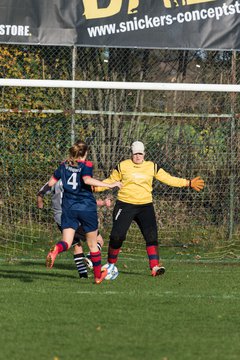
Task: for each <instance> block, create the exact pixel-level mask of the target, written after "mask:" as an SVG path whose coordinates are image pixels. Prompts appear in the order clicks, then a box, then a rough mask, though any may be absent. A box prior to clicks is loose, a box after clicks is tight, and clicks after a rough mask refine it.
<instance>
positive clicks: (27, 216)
mask: <svg viewBox="0 0 240 360" xmlns="http://www.w3.org/2000/svg"><path fill="white" fill-rule="evenodd" d="M0 85H1V96H2V106H1V108H0V128H1V144H2V145H1V190H0V191H1V193H0V255H1V257H10V258H11V257H22V256H26V255H27V256H31V257H33V256H34V257H37V258H38V257H39V258H40V257H44V256H45V253H46V251H47V250H48V249H49V246H50V245H51V244H53V243H55V242H56V240H57V239H59V238H60V233H59V232H58V229H57V226H56V224H55V223H54V220H53V214H52V210H51V199H50V198H49V197H47V196H45V198H44V209H43V210H39V209H37V207H36V196H37V192H38V190H39V189H40V188H41V187H42V186H43V185H44V184H45V183H46V181H47V180H48V179H49V177H50V176H51V174H52V172H53V170H54V169H55V168H56V167H57V166H58V164H59V162H60V161H62V160H63V159H64V158H66V156H67V153H68V149H69V147H70V146H71V144H72V143H73V142H74V141H75V140H78V139H79V138H81V139H84V140H85V141H86V142H87V143H88V144H89V145H90V154H89V159H91V160H92V161H93V163H94V176H95V177H97V178H99V179H104V178H106V177H108V175H109V174H110V172H111V170H112V169H113V168H114V167H115V166H116V165H117V163H118V162H119V161H121V160H123V159H126V158H129V157H130V155H131V154H130V146H131V143H132V142H133V141H135V140H141V141H143V142H144V144H145V146H146V159H147V160H152V161H154V162H156V163H158V164H159V165H160V166H161V167H162V168H163V169H164V170H166V171H168V172H169V173H171V174H172V175H174V176H179V177H185V178H193V177H195V176H201V177H202V178H203V179H204V180H205V183H206V187H205V189H204V191H202V192H200V193H196V192H194V191H191V190H189V189H187V188H180V189H179V188H172V187H169V186H166V185H164V184H162V183H159V182H157V181H155V182H154V190H153V198H154V206H155V210H156V215H157V223H158V232H159V242H160V246H162V247H166V248H168V247H173V246H174V247H175V248H177V249H178V250H177V251H175V254H176V255H179V256H181V255H182V249H191V250H192V249H196V250H193V251H196V256H199V255H198V254H200V253H201V256H203V255H202V252H204V253H206V252H209V251H210V252H211V251H213V249H214V248H216V246H218V248H219V249H220V250H218V256H223V257H224V256H231V254H232V256H236V257H238V256H239V251H238V239H239V235H240V231H239V220H240V219H239V213H240V212H239V205H240V204H239V198H240V196H239V195H240V194H239V182H240V175H239V172H238V164H239V146H240V144H239V139H240V138H239V121H238V114H239V109H238V107H239V103H240V101H239V100H240V99H239V91H240V89H239V86H237V85H214V84H212V85H210V84H205V85H204V84H180V83H168V84H167V83H144V82H142V83H139V82H138V83H127V82H126V83H124V82H107V81H104V82H101V81H100V82H98V81H93V82H89V81H86V82H84V81H59V80H56V81H52V80H49V81H48V80H20V79H0ZM107 194H108V193H107V192H106V194H104V193H101V194H96V197H97V198H104V197H105V196H107ZM111 196H112V198H113V204H114V200H115V198H116V193H115V192H113V193H111ZM112 208H113V206H112V207H111V208H110V209H107V208H104V207H103V208H99V209H98V213H99V224H100V232H101V233H102V234H103V237H104V239H105V244H107V243H108V236H109V232H110V229H111V217H112ZM230 245H231V246H230ZM221 249H222V250H221ZM123 252H124V254H125V255H131V256H134V255H135V254H140V253H144V254H145V246H144V242H143V239H142V235H141V234H140V231H139V230H138V228H137V227H136V226H135V225H134V224H133V225H132V226H131V229H130V231H129V233H128V237H127V239H126V241H125V244H124V247H123ZM184 254H185V255H186V256H187V252H186V251H185V253H184ZM212 256H214V255H212Z"/></svg>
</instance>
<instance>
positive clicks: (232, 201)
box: [228, 51, 236, 240]
mask: <svg viewBox="0 0 240 360" xmlns="http://www.w3.org/2000/svg"><path fill="white" fill-rule="evenodd" d="M232 84H236V51H233V52H232ZM230 96H231V114H232V117H231V130H230V152H231V153H230V174H229V175H230V180H229V195H230V196H229V227H228V239H229V240H232V237H233V233H234V225H235V224H234V215H235V181H236V179H235V178H236V119H235V109H236V93H231V95H230Z"/></svg>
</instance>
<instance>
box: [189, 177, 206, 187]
mask: <svg viewBox="0 0 240 360" xmlns="http://www.w3.org/2000/svg"><path fill="white" fill-rule="evenodd" d="M189 187H191V188H192V189H194V190H195V191H200V190H202V189H203V188H204V180H203V179H201V177H200V176H197V177H195V178H194V179H191V180H189Z"/></svg>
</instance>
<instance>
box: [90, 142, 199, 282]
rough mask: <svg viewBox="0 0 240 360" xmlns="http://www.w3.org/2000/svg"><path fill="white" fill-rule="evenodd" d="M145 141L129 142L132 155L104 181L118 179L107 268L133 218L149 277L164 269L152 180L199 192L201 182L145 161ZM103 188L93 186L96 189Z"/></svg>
mask: <svg viewBox="0 0 240 360" xmlns="http://www.w3.org/2000/svg"><path fill="white" fill-rule="evenodd" d="M144 155H145V153H144V144H143V143H142V142H140V141H135V142H134V143H133V144H132V158H131V159H128V160H124V161H122V162H120V163H119V164H118V165H117V167H116V168H115V170H113V171H112V173H111V174H110V176H109V178H107V179H105V180H104V182H106V183H113V182H115V181H121V183H122V188H121V189H120V190H119V191H118V197H117V201H116V204H115V207H114V210H113V224H112V230H111V234H110V242H109V245H108V269H109V272H110V271H111V270H112V268H113V267H114V264H116V262H117V259H118V254H119V251H120V249H121V247H122V244H123V241H124V240H125V238H126V234H127V231H128V229H129V227H130V225H131V223H132V221H135V222H136V223H137V225H138V226H139V228H140V230H141V232H142V235H143V237H144V239H145V242H146V251H147V255H148V259H149V267H150V270H151V275H152V276H158V275H162V274H164V272H165V268H164V266H163V264H162V263H161V262H160V261H159V253H158V234H157V222H156V216H155V210H154V207H153V202H152V182H153V179H154V178H155V179H157V180H159V181H161V182H162V183H165V184H167V185H170V186H175V187H190V188H192V189H194V190H196V191H200V190H202V189H203V187H204V181H203V180H202V179H201V178H200V177H196V178H194V179H191V180H187V179H183V178H178V177H174V176H172V175H170V174H169V173H167V172H166V171H164V170H163V169H162V168H161V167H159V166H158V165H157V164H155V163H154V162H152V161H145V160H144ZM101 190H106V189H105V188H95V191H101Z"/></svg>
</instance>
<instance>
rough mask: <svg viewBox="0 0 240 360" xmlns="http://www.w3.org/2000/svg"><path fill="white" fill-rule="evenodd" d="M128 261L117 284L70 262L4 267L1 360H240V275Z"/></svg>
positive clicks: (217, 266)
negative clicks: (157, 273) (82, 274)
mask: <svg viewBox="0 0 240 360" xmlns="http://www.w3.org/2000/svg"><path fill="white" fill-rule="evenodd" d="M165 265H166V268H167V271H166V274H165V275H164V276H163V277H161V278H152V277H151V276H150V272H149V269H148V263H147V260H146V258H144V257H135V258H134V259H131V258H130V257H127V258H124V255H123V254H122V256H121V257H120V260H119V262H118V268H119V272H120V274H119V277H118V278H117V279H116V280H114V281H104V282H103V283H102V284H101V285H95V284H93V276H92V274H91V277H90V278H89V279H87V280H80V279H79V277H78V274H77V271H76V270H75V265H74V263H73V261H72V260H71V256H70V254H69V255H66V256H65V257H64V256H59V257H58V259H57V260H56V263H55V266H54V268H53V269H51V270H49V269H48V270H47V269H46V268H45V264H44V261H42V260H35V261H34V260H31V259H29V260H21V261H20V260H19V261H18V262H13V263H7V262H5V261H3V260H2V261H1V262H0V281H1V290H0V300H1V307H0V330H1V337H0V339H1V340H0V359H1V360H2V359H4V360H5V359H11V360H26V359H33V360H42V359H43V360H70V359H86V360H97V359H100V360H135V359H136V360H142V359H144V360H148V359H154V360H193V359H194V360H195V359H196V360H198V359H204V360H206V359H209V360H212V359H216V360H221V359H222V360H235V359H236V360H238V359H239V358H240V342H239V339H240V312H239V309H240V288H239V278H240V266H239V263H236V262H231V263H227V262H225V263H224V262H222V263H210V262H201V261H200V262H196V261H194V260H193V261H180V260H174V259H169V260H165Z"/></svg>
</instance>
